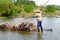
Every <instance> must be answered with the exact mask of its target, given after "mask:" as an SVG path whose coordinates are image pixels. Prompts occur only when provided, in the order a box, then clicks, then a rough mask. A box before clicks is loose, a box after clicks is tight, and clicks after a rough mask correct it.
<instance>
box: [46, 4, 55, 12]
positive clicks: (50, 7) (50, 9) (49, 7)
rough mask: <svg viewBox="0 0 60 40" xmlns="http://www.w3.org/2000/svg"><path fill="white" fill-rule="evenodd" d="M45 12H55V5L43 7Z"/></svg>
mask: <svg viewBox="0 0 60 40" xmlns="http://www.w3.org/2000/svg"><path fill="white" fill-rule="evenodd" d="M45 11H46V12H55V11H56V7H55V5H47V6H46V7H45Z"/></svg>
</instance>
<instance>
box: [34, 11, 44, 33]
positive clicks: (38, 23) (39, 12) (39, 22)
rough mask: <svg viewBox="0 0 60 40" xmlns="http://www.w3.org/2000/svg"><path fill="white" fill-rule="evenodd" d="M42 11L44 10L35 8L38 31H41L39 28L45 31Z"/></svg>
mask: <svg viewBox="0 0 60 40" xmlns="http://www.w3.org/2000/svg"><path fill="white" fill-rule="evenodd" d="M41 13H42V12H41V11H40V10H35V17H36V19H37V30H38V32H40V30H39V28H41V32H43V28H42V16H41Z"/></svg>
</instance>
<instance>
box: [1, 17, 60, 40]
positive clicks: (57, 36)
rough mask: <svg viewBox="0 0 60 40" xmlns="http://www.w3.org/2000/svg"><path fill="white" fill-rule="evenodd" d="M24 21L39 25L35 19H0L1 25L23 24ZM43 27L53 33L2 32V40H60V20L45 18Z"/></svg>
mask: <svg viewBox="0 0 60 40" xmlns="http://www.w3.org/2000/svg"><path fill="white" fill-rule="evenodd" d="M23 21H32V22H34V23H35V24H36V23H37V21H36V19H35V18H28V19H27V18H13V19H5V20H3V19H0V23H3V22H10V23H12V24H14V23H19V22H20V23H21V22H23ZM42 21H43V22H42V26H43V28H44V29H51V28H52V30H53V31H52V32H51V31H45V30H44V31H43V33H40V34H38V33H24V32H20V33H19V32H11V31H6V32H5V31H0V40H60V31H59V30H60V18H56V17H43V20H42Z"/></svg>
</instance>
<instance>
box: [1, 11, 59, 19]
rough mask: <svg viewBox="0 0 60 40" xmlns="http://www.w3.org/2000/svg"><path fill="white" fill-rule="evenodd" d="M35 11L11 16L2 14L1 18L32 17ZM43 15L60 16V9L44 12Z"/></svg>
mask: <svg viewBox="0 0 60 40" xmlns="http://www.w3.org/2000/svg"><path fill="white" fill-rule="evenodd" d="M33 14H34V13H18V14H15V15H11V16H9V17H5V16H4V17H2V16H0V18H1V19H2V18H3V19H6V18H17V17H23V18H31V17H32V15H33ZM42 16H43V17H44V16H47V17H60V11H56V12H54V13H46V12H43V13H42Z"/></svg>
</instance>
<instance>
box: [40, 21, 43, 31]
mask: <svg viewBox="0 0 60 40" xmlns="http://www.w3.org/2000/svg"><path fill="white" fill-rule="evenodd" d="M40 27H41V32H43V27H42V21H40Z"/></svg>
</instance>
